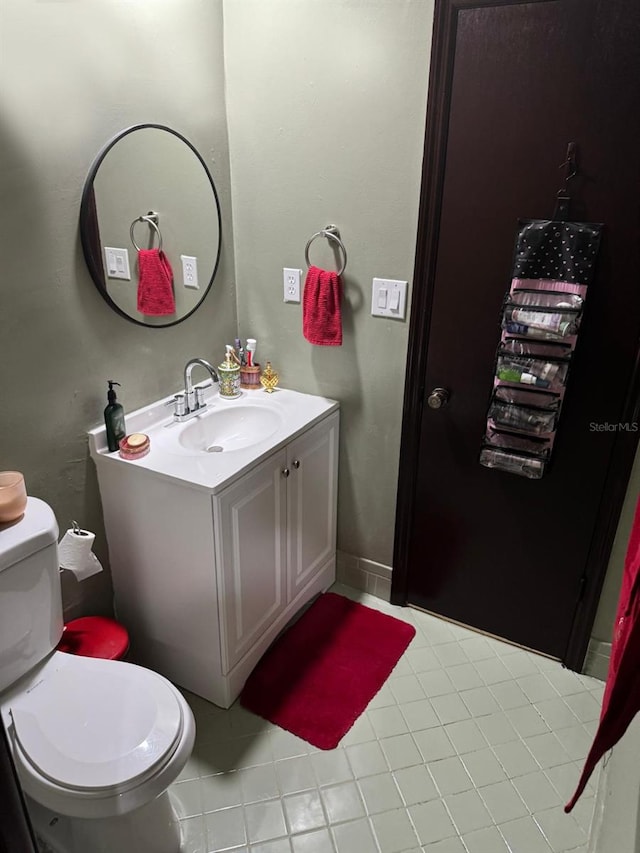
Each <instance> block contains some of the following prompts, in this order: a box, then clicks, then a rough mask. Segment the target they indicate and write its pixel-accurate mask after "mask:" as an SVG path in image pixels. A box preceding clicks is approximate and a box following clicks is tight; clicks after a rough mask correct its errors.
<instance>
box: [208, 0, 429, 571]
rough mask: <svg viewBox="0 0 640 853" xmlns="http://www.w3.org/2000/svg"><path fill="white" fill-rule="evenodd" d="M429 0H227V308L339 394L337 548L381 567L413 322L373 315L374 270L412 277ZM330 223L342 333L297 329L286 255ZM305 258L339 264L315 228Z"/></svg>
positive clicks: (276, 356) (287, 377) (278, 364)
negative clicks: (232, 293) (230, 303)
mask: <svg viewBox="0 0 640 853" xmlns="http://www.w3.org/2000/svg"><path fill="white" fill-rule="evenodd" d="M432 17H433V4H432V2H431V0H428V2H427V1H426V0H397V2H389V0H368V2H362V0H306V2H304V3H301V2H299V0H269V2H264V0H242V2H236V0H227V1H226V2H225V4H224V19H225V62H226V76H227V104H228V120H229V140H230V151H231V177H232V192H233V201H234V212H233V215H234V237H235V239H236V272H237V279H238V314H239V319H240V329H241V334H242V336H243V337H246V336H252V337H255V338H257V339H258V355H259V360H260V361H262V362H264V361H265V359H267V358H268V359H271V361H272V363H273V365H274V367H275V368H276V369H277V370H278V371H279V372H280V374H281V378H282V383H283V384H284V385H286V386H288V387H292V388H296V389H299V390H304V391H310V392H312V393H317V394H324V395H326V396H328V397H334V398H336V399H338V400H340V403H341V406H342V421H341V424H342V426H341V430H342V435H341V446H340V483H339V497H338V500H339V507H340V511H339V515H338V518H339V522H338V523H339V527H338V547H339V549H340V550H341V551H343V552H346V553H347V554H352V555H357V556H358V557H364V558H366V559H369V560H374V561H376V562H378V563H382V564H384V565H386V566H390V565H391V562H392V555H393V530H394V521H395V518H394V513H395V499H396V487H397V473H398V460H399V450H400V427H401V422H402V394H403V388H404V364H405V357H406V346H407V332H408V322H400V321H396V320H386V319H381V318H373V317H371V315H370V308H371V280H372V278H373V277H374V276H381V277H385V278H394V279H402V280H409V281H411V278H412V273H413V260H414V253H415V236H416V226H417V213H418V199H419V188H420V171H421V163H422V146H423V140H424V117H425V104H426V95H427V81H428V65H429V54H430V39H431V26H432ZM330 223H333V224H336V225H337V226H338V227H339V229H340V233H341V235H342V239H343V240H344V243H345V246H346V249H347V252H348V256H349V261H348V265H347V269H346V272H345V275H344V314H343V325H344V343H343V346H342V347H314V346H311V345H310V344H308V343H307V342H306V341H305V340H304V338H303V337H302V313H301V306H300V305H296V304H284V303H283V285H282V268H283V267H294V268H302V269H303V270H305V271H306V264H305V257H304V249H305V245H306V243H307V241H308V239H309V238H310V237H311V235H312V234H313V233H314V232H316V231H318V230H319V229H320V228H322V227H324V226H325V225H327V224H330ZM310 257H311V261H312V262H313V263H315V264H317V265H319V266H323V265H326V266H328V267H330V268H333V269H335V264H336V259H335V258H334V256H333V252H331V251H330V250H329V249H328V245H327V243H326V241H324V240H322V239H319V240H316V241H315V242H314V243H313V245H312V246H311V248H310Z"/></svg>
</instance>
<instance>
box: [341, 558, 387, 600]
mask: <svg viewBox="0 0 640 853" xmlns="http://www.w3.org/2000/svg"><path fill="white" fill-rule="evenodd" d="M391 572H392V569H391V566H385V565H384V563H376V562H375V560H367V559H366V558H365V557H356V556H355V555H354V554H347V553H346V552H345V551H338V553H337V562H336V574H337V579H338V580H339V581H340V582H341V583H344V584H346V585H347V586H351V587H353V588H354V589H359V590H362V592H368V593H369V594H370V595H375V596H376V598H381V599H382V600H383V601H389V600H390V599H391Z"/></svg>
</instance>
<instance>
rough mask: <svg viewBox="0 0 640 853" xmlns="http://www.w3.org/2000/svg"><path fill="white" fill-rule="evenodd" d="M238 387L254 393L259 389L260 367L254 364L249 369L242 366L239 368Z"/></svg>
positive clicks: (244, 365)
mask: <svg viewBox="0 0 640 853" xmlns="http://www.w3.org/2000/svg"><path fill="white" fill-rule="evenodd" d="M240 387H241V388H245V389H246V390H247V391H255V390H257V389H258V388H260V365H259V364H254V365H253V366H252V367H249V365H247V364H243V365H242V367H241V368H240Z"/></svg>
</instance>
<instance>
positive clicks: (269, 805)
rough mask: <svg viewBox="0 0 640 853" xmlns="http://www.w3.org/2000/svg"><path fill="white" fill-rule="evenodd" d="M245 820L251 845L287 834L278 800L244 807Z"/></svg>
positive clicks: (280, 804)
mask: <svg viewBox="0 0 640 853" xmlns="http://www.w3.org/2000/svg"><path fill="white" fill-rule="evenodd" d="M214 814H215V813H214ZM245 819H246V823H247V836H248V839H249V841H250V842H251V844H254V843H255V842H257V841H269V840H270V839H272V838H278V837H280V836H283V835H286V834H287V827H286V825H285V820H284V811H283V808H282V803H281V801H280V800H268V801H267V802H264V803H252V804H251V805H248V806H245Z"/></svg>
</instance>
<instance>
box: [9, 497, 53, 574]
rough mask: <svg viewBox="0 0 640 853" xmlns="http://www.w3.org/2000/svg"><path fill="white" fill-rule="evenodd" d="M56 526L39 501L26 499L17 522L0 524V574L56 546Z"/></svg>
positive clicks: (51, 516) (48, 509)
mask: <svg viewBox="0 0 640 853" xmlns="http://www.w3.org/2000/svg"><path fill="white" fill-rule="evenodd" d="M57 538H58V523H57V521H56V517H55V515H54V514H53V510H52V509H51V507H50V506H49V505H48V504H46V503H45V502H44V501H41V500H40V499H39V498H31V497H30V498H27V508H26V509H25V511H24V515H23V516H22V518H21V519H20V520H19V521H14V522H11V523H9V524H0V572H2V571H4V570H5V569H8V568H10V567H11V566H14V565H15V564H16V563H18V562H20V560H24V559H26V558H27V557H30V556H31V555H32V554H35V553H36V552H37V551H41V550H42V549H43V548H46V547H47V545H51V544H52V543H53V542H56V541H57Z"/></svg>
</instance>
